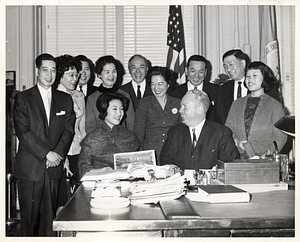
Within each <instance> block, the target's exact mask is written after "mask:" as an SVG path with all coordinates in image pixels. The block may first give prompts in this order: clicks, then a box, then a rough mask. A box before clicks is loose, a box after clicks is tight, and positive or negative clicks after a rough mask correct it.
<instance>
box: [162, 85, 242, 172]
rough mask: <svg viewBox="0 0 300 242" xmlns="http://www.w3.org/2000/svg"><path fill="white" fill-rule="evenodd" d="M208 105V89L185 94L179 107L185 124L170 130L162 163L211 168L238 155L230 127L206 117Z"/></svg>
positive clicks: (185, 167) (192, 167) (164, 147)
mask: <svg viewBox="0 0 300 242" xmlns="http://www.w3.org/2000/svg"><path fill="white" fill-rule="evenodd" d="M209 105H210V101H209V98H208V96H207V94H206V93H205V92H203V91H201V90H191V91H188V92H187V93H186V95H185V96H184V97H183V98H182V100H181V107H180V110H179V112H180V115H181V117H182V123H181V124H178V125H175V126H173V127H172V128H170V129H169V131H168V136H167V140H166V142H165V144H164V146H163V148H162V151H161V155H160V163H161V165H165V164H175V165H177V166H178V167H180V169H182V170H185V169H196V170H198V169H211V168H212V167H213V166H214V165H215V164H216V163H217V160H218V159H219V160H223V161H230V160H233V159H236V158H239V152H238V150H237V149H236V147H235V144H234V141H233V138H232V132H231V130H230V129H229V128H227V127H225V126H224V125H221V124H218V123H215V122H213V121H210V120H207V119H206V118H205V117H206V112H207V110H208V108H209Z"/></svg>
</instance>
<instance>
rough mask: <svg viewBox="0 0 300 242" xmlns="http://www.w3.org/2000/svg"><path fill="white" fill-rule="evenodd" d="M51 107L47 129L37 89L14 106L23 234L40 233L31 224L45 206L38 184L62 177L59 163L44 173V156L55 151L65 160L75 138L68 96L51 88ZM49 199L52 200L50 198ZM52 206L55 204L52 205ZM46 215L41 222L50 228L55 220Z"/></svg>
mask: <svg viewBox="0 0 300 242" xmlns="http://www.w3.org/2000/svg"><path fill="white" fill-rule="evenodd" d="M51 103H52V104H51V110H50V122H49V125H48V121H47V116H46V111H45V108H44V104H43V100H42V97H41V94H40V92H39V90H38V87H37V86H34V87H32V88H30V89H28V90H26V91H23V92H21V93H19V94H18V95H17V96H16V100H15V104H14V122H15V130H16V135H17V137H18V139H19V141H20V143H19V148H18V153H17V158H16V165H15V166H16V167H15V173H16V177H17V178H18V179H19V180H20V182H19V183H21V184H20V186H21V188H23V189H21V190H19V197H20V206H21V213H22V214H21V218H22V219H23V220H25V219H24V218H27V217H28V221H21V228H22V232H24V233H25V234H29V235H36V233H37V231H36V230H37V229H41V228H39V225H38V222H37V224H32V223H34V221H33V220H35V219H36V218H37V217H38V214H39V213H40V212H41V211H40V209H41V208H39V207H40V206H42V207H43V206H45V204H44V202H42V201H44V200H43V196H44V197H45V194H35V193H37V192H39V193H42V192H43V191H44V188H43V187H44V186H45V185H43V184H41V183H40V182H41V181H43V180H45V183H47V182H48V181H51V183H52V181H55V182H54V183H57V181H59V179H60V178H61V177H62V174H63V163H62V162H61V163H60V164H59V165H58V166H56V167H51V168H48V169H46V160H47V159H46V155H47V154H48V152H49V151H54V152H56V153H58V154H59V155H60V156H61V157H62V158H63V159H64V158H65V157H66V154H67V152H68V151H69V148H70V145H71V143H72V140H73V136H74V124H75V113H74V111H73V101H72V98H71V96H70V95H68V94H66V93H63V92H60V91H57V90H55V89H54V88H53V87H52V102H51ZM46 180H47V181H46ZM33 181H34V182H37V183H39V184H40V188H39V190H36V189H38V188H36V187H37V185H31V184H34V183H33ZM24 184H27V185H24ZM28 184H29V185H28ZM24 186H25V187H24ZM26 188H28V189H29V190H28V189H26ZM31 189H32V190H31ZM31 196H32V198H33V197H34V198H35V199H37V200H39V201H34V205H32V202H30V199H31ZM37 196H38V197H37ZM48 198H49V199H55V197H54V198H53V197H52V195H50V197H48ZM53 202H54V204H55V201H53ZM26 206H29V207H30V206H32V207H33V210H32V211H31V209H30V208H28V207H26ZM53 209H55V208H53ZM43 212H44V210H43ZM48 213H49V214H50V216H49V214H48V217H47V215H45V217H44V218H43V219H42V220H43V221H41V223H43V224H47V226H49V223H50V225H51V224H52V221H53V219H54V217H52V216H51V212H50V211H49V212H48ZM22 215H23V216H22ZM54 215H55V214H53V216H54ZM26 216H27V217H26ZM31 216H32V217H31ZM22 222H23V223H22ZM28 223H29V224H28ZM43 229H44V230H43V231H42V232H41V231H40V233H45V235H51V233H53V232H52V231H49V227H47V228H43ZM50 229H51V227H50ZM51 230H52V229H51Z"/></svg>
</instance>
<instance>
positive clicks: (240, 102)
mask: <svg viewBox="0 0 300 242" xmlns="http://www.w3.org/2000/svg"><path fill="white" fill-rule="evenodd" d="M248 98H249V95H248V96H246V97H243V98H239V99H237V100H235V101H234V102H233V103H232V105H231V108H230V111H229V114H228V117H227V120H226V126H228V127H229V128H230V129H231V130H232V132H233V138H234V139H236V140H237V141H243V140H248V141H249V142H250V144H251V145H252V147H253V149H254V152H255V153H256V154H258V155H261V154H264V153H265V152H266V151H267V150H269V151H271V152H273V151H275V146H274V144H273V141H276V142H277V145H278V149H279V151H280V150H281V149H282V147H283V146H284V144H285V143H286V140H287V136H286V135H285V134H284V133H283V132H281V131H280V130H279V129H277V128H275V127H274V124H275V123H276V122H277V121H278V120H279V119H281V118H282V117H284V111H283V108H282V104H281V103H280V102H278V101H277V100H275V99H274V98H272V97H270V96H269V95H267V94H264V95H263V96H262V99H261V100H260V103H259V105H258V107H257V109H256V111H255V115H254V117H253V122H252V125H251V130H250V132H249V135H248V139H247V138H246V131H245V120H244V114H245V109H246V105H247V101H248Z"/></svg>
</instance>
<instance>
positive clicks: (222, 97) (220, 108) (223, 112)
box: [215, 80, 280, 124]
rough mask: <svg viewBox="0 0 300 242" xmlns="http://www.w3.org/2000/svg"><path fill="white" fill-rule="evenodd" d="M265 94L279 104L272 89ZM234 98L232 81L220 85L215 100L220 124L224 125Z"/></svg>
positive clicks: (276, 92)
mask: <svg viewBox="0 0 300 242" xmlns="http://www.w3.org/2000/svg"><path fill="white" fill-rule="evenodd" d="M267 94H268V95H269V96H271V97H273V98H274V99H276V100H277V101H279V102H280V97H279V92H278V90H277V89H276V88H272V89H271V90H270V91H269V92H267ZM233 98H234V80H230V81H228V82H226V83H224V84H221V85H220V88H219V93H218V97H217V98H216V102H217V103H216V110H215V111H216V113H218V116H219V119H220V122H219V123H221V124H225V122H226V118H227V115H228V112H229V110H230V107H231V104H232V102H233Z"/></svg>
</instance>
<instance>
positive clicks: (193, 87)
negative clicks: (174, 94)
mask: <svg viewBox="0 0 300 242" xmlns="http://www.w3.org/2000/svg"><path fill="white" fill-rule="evenodd" d="M187 89H188V91H190V90H194V89H195V86H194V85H193V84H192V83H191V82H190V81H188V83H187ZM197 89H198V90H201V91H202V90H203V82H202V83H201V84H200V85H199V86H197Z"/></svg>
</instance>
